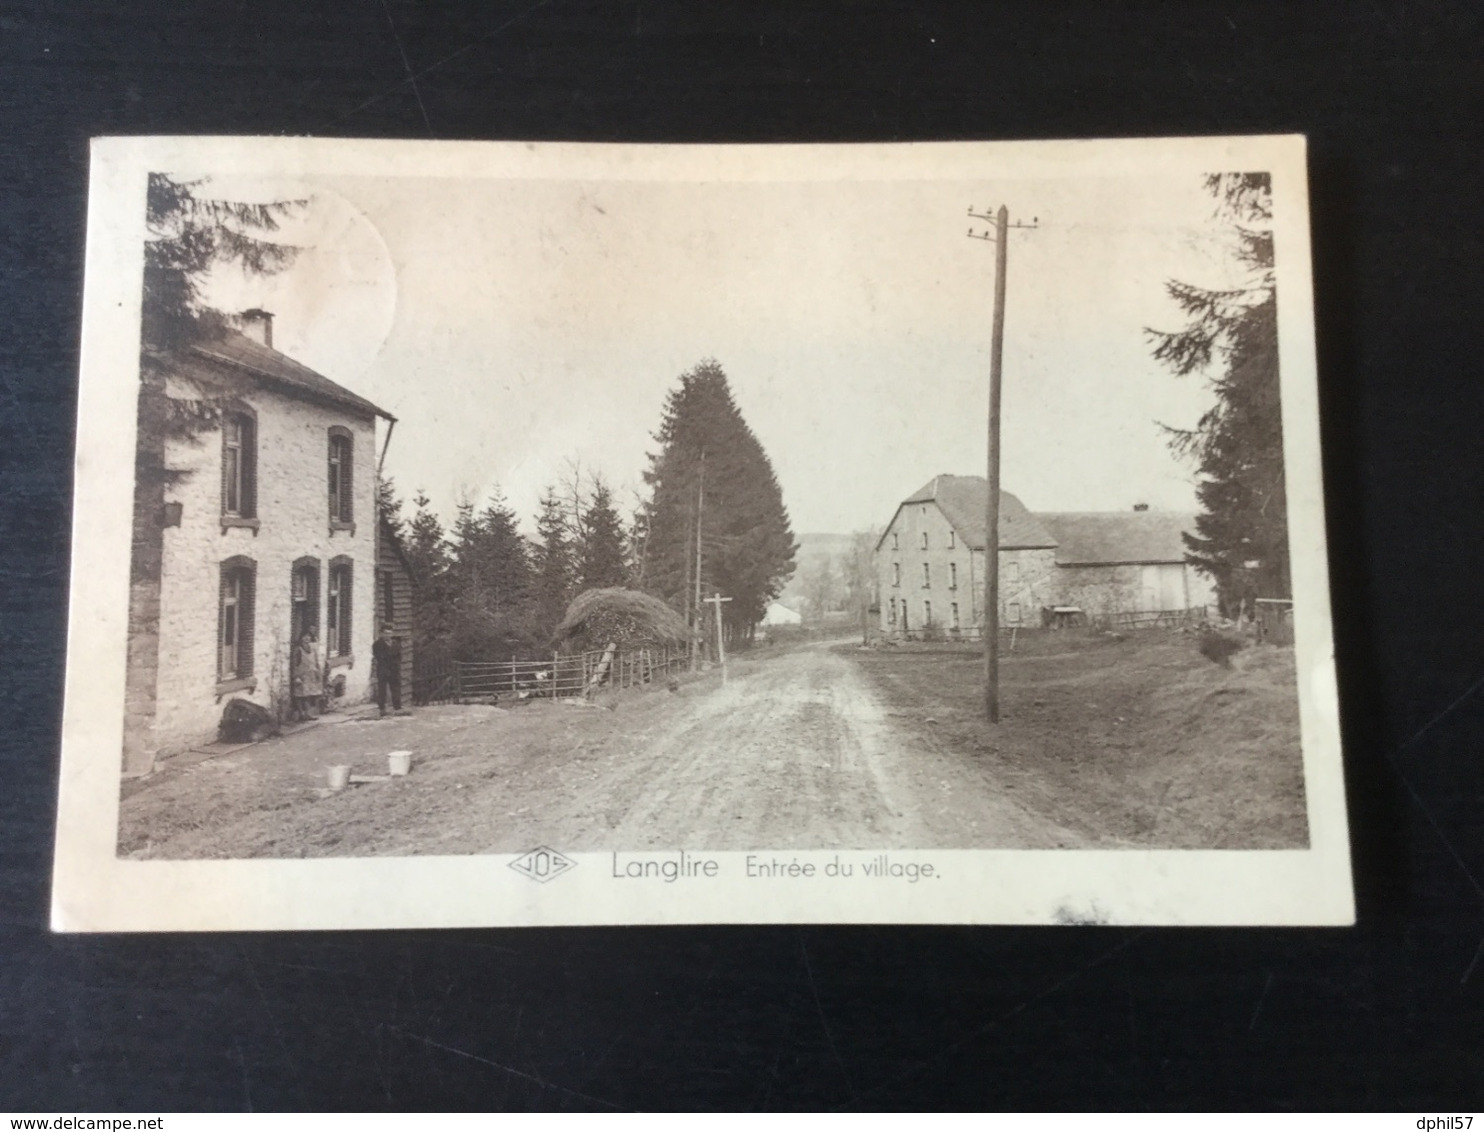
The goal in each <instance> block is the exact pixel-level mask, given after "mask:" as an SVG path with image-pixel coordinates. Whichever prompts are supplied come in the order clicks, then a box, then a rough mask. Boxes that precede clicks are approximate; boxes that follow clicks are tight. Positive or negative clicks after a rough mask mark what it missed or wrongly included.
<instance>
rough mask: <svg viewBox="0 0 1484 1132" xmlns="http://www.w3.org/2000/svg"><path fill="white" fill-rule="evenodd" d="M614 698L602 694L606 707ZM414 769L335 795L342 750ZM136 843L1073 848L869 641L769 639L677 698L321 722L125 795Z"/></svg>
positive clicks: (255, 851) (663, 695) (309, 847)
mask: <svg viewBox="0 0 1484 1132" xmlns="http://www.w3.org/2000/svg"><path fill="white" fill-rule="evenodd" d="M605 707H606V708H607V710H604V708H605ZM397 748H406V749H411V750H412V751H413V752H414V772H413V774H412V775H410V776H409V777H407V778H405V779H399V780H393V781H391V782H387V783H373V784H368V785H363V786H357V787H355V788H353V789H350V790H347V791H344V792H341V793H338V794H331V793H329V792H328V791H327V790H326V789H324V781H325V779H324V768H325V766H326V764H327V763H335V762H343V763H348V764H351V765H352V766H353V767H354V769H355V770H356V771H357V773H369V772H374V771H376V770H377V769H382V770H383V771H384V767H385V752H386V751H387V750H392V749H397ZM125 795H126V796H125V798H124V801H123V807H122V821H121V828H120V850H121V852H123V853H125V854H127V855H130V856H138V857H169V858H182V857H186V858H189V857H251V856H269V857H276V856H292V857H298V856H349V855H369V854H398V855H401V854H419V853H489V852H519V851H522V850H524V849H528V848H530V847H531V846H533V845H537V844H542V843H545V844H550V845H552V846H554V847H557V848H560V849H562V850H565V851H568V852H572V851H583V850H602V849H641V848H680V847H684V848H689V849H697V850H701V849H713V850H723V849H775V848H776V849H802V848H876V847H883V848H885V847H904V848H905V847H912V848H930V847H931V848H957V847H961V848H970V847H978V848H983V847H1006V848H1009V847H1024V848H1054V847H1058V846H1075V845H1077V844H1079V843H1080V839H1079V838H1078V837H1077V836H1076V835H1073V834H1070V833H1068V832H1067V831H1066V830H1065V829H1063V828H1061V827H1059V826H1056V825H1053V824H1051V823H1049V822H1048V821H1047V820H1046V819H1044V818H1036V817H1033V816H1031V815H1030V814H1029V813H1028V812H1027V811H1026V810H1024V809H1023V808H1022V807H1021V806H1020V805H1019V804H1018V803H1016V802H1014V801H1012V800H1010V799H1009V798H1008V797H1006V792H1005V791H1003V790H1001V789H999V788H998V787H997V784H996V783H995V782H994V781H993V778H992V776H990V775H987V774H986V772H985V768H984V767H983V766H980V765H976V764H975V762H974V760H973V759H972V758H970V757H967V756H965V755H964V754H962V753H959V752H955V751H953V750H952V749H950V748H948V747H947V746H944V745H940V744H939V743H938V742H937V741H936V740H935V739H934V737H933V727H932V723H931V721H927V722H924V721H922V720H912V721H911V724H910V726H909V725H908V723H906V722H904V720H903V719H902V718H899V717H895V716H893V715H892V714H891V713H889V712H888V711H887V709H886V708H884V707H883V704H882V701H881V700H880V699H879V698H878V697H877V695H876V693H875V692H873V691H872V690H871V687H870V686H869V684H868V683H867V682H866V681H865V680H864V679H863V678H862V676H861V673H860V671H859V668H858V666H857V664H856V663H855V661H854V659H853V657H851V656H850V655H849V654H848V653H845V654H842V653H839V652H833V651H831V650H830V648H828V647H826V646H818V645H816V646H809V647H800V648H796V649H793V650H791V651H786V652H764V653H761V654H753V655H751V656H748V657H747V658H745V659H743V660H741V661H738V662H734V663H733V664H732V666H731V673H730V679H729V681H728V682H727V683H726V684H725V685H723V684H722V683H721V681H720V679H719V677H718V675H717V674H715V673H713V674H711V675H709V676H706V677H704V678H701V679H698V680H696V681H694V682H691V683H688V684H686V685H685V686H683V687H682V688H681V689H680V690H679V691H678V692H677V693H674V694H671V693H669V692H666V691H665V690H664V689H663V688H660V687H656V688H654V689H652V690H644V691H638V692H630V693H625V694H623V695H621V696H615V697H613V698H612V699H611V700H610V701H609V702H608V703H607V704H606V705H604V706H603V707H587V708H583V707H575V706H570V705H566V704H556V703H553V702H551V701H540V702H538V703H534V704H530V705H528V706H524V707H521V708H519V709H518V710H508V711H507V710H505V709H502V708H490V707H478V706H473V705H469V706H448V707H441V708H428V709H422V710H420V712H419V713H418V715H417V716H415V717H413V718H410V719H393V720H387V721H384V722H372V723H341V724H326V725H324V726H321V727H318V728H315V729H313V730H312V731H308V732H304V733H301V734H298V735H294V736H290V737H288V738H285V739H280V740H276V741H270V742H267V743H262V744H258V745H257V746H255V747H252V748H249V749H248V750H246V751H243V752H240V753H237V754H234V755H232V756H231V757H229V758H221V759H208V760H205V761H200V762H196V763H194V764H192V765H183V766H181V767H180V769H178V770H166V771H165V772H164V773H162V774H158V775H156V776H154V777H153V778H151V779H147V780H143V781H142V782H140V783H137V784H130V786H129V788H128V789H126V791H125Z"/></svg>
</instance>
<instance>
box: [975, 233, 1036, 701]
mask: <svg viewBox="0 0 1484 1132" xmlns="http://www.w3.org/2000/svg"><path fill="white" fill-rule="evenodd" d="M969 216H970V218H972V219H975V220H983V221H986V222H989V221H993V223H994V233H993V234H991V233H990V232H989V230H988V229H985V230H984V231H983V232H979V233H977V234H976V233H975V232H974V229H973V228H972V227H970V228H969V237H970V238H971V239H975V240H990V241H992V242H993V243H994V246H995V247H994V328H993V331H992V332H991V337H990V354H989V468H988V475H986V477H985V478H986V479H987V480H988V481H989V498H988V499H987V500H986V501H985V504H984V713H985V715H986V716H988V717H989V721H990V722H991V723H998V722H999V721H1000V368H1001V365H1002V363H1003V360H1004V353H1005V267H1006V263H1005V261H1006V253H1007V252H1008V251H1009V243H1010V229H1011V228H1035V227H1037V226H1038V224H1039V221H1038V220H1036V219H1035V218H1032V220H1031V222H1030V223H1029V224H1011V223H1010V210H1009V209H1008V208H1006V207H1005V206H1004V205H1003V204H1002V205H1000V207H999V208H998V209H997V210H996V211H995V213H994V215H993V216H991V215H990V214H989V213H987V212H975V211H974V206H973V205H970V206H969ZM969 559H970V562H972V561H973V552H972V551H970V553H969Z"/></svg>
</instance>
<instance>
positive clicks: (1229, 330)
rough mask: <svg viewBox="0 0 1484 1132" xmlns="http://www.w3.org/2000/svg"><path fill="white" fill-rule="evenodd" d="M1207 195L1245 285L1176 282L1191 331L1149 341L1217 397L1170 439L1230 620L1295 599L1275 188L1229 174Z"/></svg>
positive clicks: (1266, 179) (1198, 548)
mask: <svg viewBox="0 0 1484 1132" xmlns="http://www.w3.org/2000/svg"><path fill="white" fill-rule="evenodd" d="M1206 188H1207V189H1208V190H1209V191H1210V192H1211V193H1212V195H1213V196H1215V197H1216V199H1217V201H1218V213H1219V214H1220V215H1221V216H1223V217H1224V218H1226V219H1227V220H1229V221H1230V222H1231V223H1232V225H1233V233H1234V237H1235V255H1236V257H1237V260H1238V262H1239V263H1240V264H1241V265H1242V267H1243V268H1244V269H1245V271H1246V274H1247V278H1246V280H1245V281H1244V282H1243V284H1242V285H1241V286H1239V287H1235V288H1231V289H1227V290H1209V289H1206V288H1201V287H1196V286H1193V285H1191V284H1189V283H1182V282H1179V281H1176V280H1171V281H1170V282H1169V283H1167V284H1166V290H1167V292H1168V293H1169V295H1170V297H1171V298H1172V299H1173V300H1174V301H1175V303H1176V304H1177V305H1178V306H1179V308H1180V310H1181V312H1182V313H1183V314H1185V316H1186V317H1187V319H1188V322H1187V324H1186V326H1185V327H1184V328H1183V329H1182V330H1178V331H1171V332H1165V331H1157V330H1148V331H1146V333H1147V334H1148V336H1149V338H1150V340H1151V342H1152V343H1153V353H1154V357H1155V358H1156V359H1157V360H1158V361H1160V362H1162V363H1164V364H1165V365H1167V366H1168V367H1169V368H1170V369H1172V370H1173V371H1174V372H1175V373H1176V374H1177V375H1178V376H1181V377H1185V376H1189V375H1191V374H1201V375H1203V376H1205V378H1206V380H1207V383H1208V384H1209V385H1210V387H1211V390H1212V392H1213V393H1214V394H1215V403H1214V404H1213V405H1212V407H1211V408H1210V409H1208V410H1207V411H1206V412H1205V413H1204V414H1202V416H1201V417H1200V419H1199V420H1198V421H1197V422H1196V424H1195V426H1194V427H1193V428H1189V429H1180V428H1170V427H1168V426H1166V431H1167V433H1168V435H1169V439H1170V446H1171V448H1172V449H1173V450H1174V451H1175V452H1176V453H1177V454H1178V455H1180V456H1181V457H1183V458H1185V459H1187V460H1189V461H1191V462H1192V463H1193V464H1194V465H1195V468H1196V471H1197V475H1198V477H1199V478H1198V481H1197V484H1196V497H1197V499H1198V500H1199V502H1200V505H1201V512H1200V514H1199V515H1198V516H1197V517H1196V524H1195V525H1196V531H1195V533H1194V534H1187V535H1186V536H1185V545H1186V561H1187V562H1189V563H1191V564H1192V565H1194V566H1197V567H1199V568H1200V569H1202V570H1204V571H1205V572H1206V573H1208V574H1209V575H1210V576H1211V577H1212V579H1214V581H1215V582H1216V587H1217V595H1218V599H1219V601H1220V604H1221V607H1222V611H1223V612H1224V613H1226V614H1228V615H1231V614H1235V613H1236V612H1237V611H1238V610H1239V609H1240V608H1241V607H1243V606H1244V605H1245V606H1247V607H1248V608H1250V605H1251V601H1252V599H1253V598H1256V597H1277V598H1286V597H1288V596H1289V595H1290V593H1291V590H1290V581H1289V570H1288V506H1287V498H1286V493H1285V485H1284V473H1283V420H1282V405H1281V401H1280V397H1279V384H1278V322H1277V287H1276V283H1275V279H1274V274H1273V234H1272V228H1271V221H1272V181H1271V178H1270V176H1269V175H1268V174H1267V173H1220V174H1213V175H1211V176H1209V177H1207V178H1206Z"/></svg>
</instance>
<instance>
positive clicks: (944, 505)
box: [877, 475, 1056, 550]
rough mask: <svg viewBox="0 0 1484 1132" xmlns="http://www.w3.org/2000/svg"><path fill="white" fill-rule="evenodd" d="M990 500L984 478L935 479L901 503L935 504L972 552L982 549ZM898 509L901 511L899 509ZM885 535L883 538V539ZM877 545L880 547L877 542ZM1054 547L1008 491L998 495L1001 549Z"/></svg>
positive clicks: (939, 477) (1030, 515)
mask: <svg viewBox="0 0 1484 1132" xmlns="http://www.w3.org/2000/svg"><path fill="white" fill-rule="evenodd" d="M988 501H989V483H988V481H986V480H985V478H984V477H983V476H949V475H942V476H934V477H933V478H932V479H931V480H929V481H928V482H927V483H926V484H924V485H923V486H922V487H921V488H920V489H919V490H917V491H914V492H913V493H912V494H911V495H909V496H908V497H907V498H906V499H904V500H902V506H903V507H905V506H906V505H907V504H909V503H936V504H937V505H938V509H939V510H940V511H942V512H943V514H944V516H945V517H947V519H948V521H949V522H950V523H952V524H953V529H954V530H955V531H957V532H958V536H959V538H961V539H963V540H964V543H965V545H967V546H968V547H970V548H971V549H973V550H983V549H984V508H985V504H986V503H987V502H988ZM898 510H900V508H898ZM885 537H886V536H885V534H883V535H882V538H885ZM877 545H878V546H879V545H880V542H879V541H878V543H877ZM1055 545H1056V539H1054V538H1053V537H1052V536H1051V534H1050V533H1049V532H1048V531H1047V530H1046V528H1045V527H1043V526H1042V525H1041V523H1040V522H1039V521H1038V520H1037V519H1036V516H1034V515H1032V514H1031V513H1030V512H1029V511H1027V510H1026V509H1025V504H1024V503H1022V502H1020V500H1019V499H1017V498H1016V497H1015V496H1013V495H1011V494H1010V493H1009V492H1008V491H1001V492H1000V549H1001V550H1032V549H1045V548H1049V547H1053V546H1055Z"/></svg>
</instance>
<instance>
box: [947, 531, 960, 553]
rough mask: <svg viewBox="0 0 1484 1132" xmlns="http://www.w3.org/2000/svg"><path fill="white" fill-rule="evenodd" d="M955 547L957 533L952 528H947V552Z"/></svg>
mask: <svg viewBox="0 0 1484 1132" xmlns="http://www.w3.org/2000/svg"><path fill="white" fill-rule="evenodd" d="M957 545H958V536H957V532H956V531H954V529H953V528H952V527H949V528H948V549H949V550H952V549H953V548H954V547H955V546H957Z"/></svg>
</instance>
